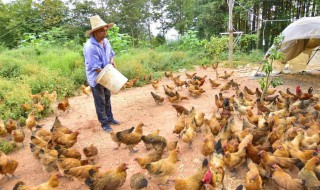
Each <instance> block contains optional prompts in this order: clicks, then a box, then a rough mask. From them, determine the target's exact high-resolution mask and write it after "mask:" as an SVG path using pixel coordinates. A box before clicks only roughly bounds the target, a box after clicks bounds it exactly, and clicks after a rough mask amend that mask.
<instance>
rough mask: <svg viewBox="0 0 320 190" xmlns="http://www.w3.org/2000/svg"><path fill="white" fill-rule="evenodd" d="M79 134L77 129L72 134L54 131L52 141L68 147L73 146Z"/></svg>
mask: <svg viewBox="0 0 320 190" xmlns="http://www.w3.org/2000/svg"><path fill="white" fill-rule="evenodd" d="M79 134H80V132H79V131H75V132H73V133H71V134H64V133H61V132H57V133H53V134H52V141H53V142H55V143H57V144H59V145H61V146H64V147H66V148H71V147H72V146H73V145H74V144H75V143H76V142H77V140H78V135H79Z"/></svg>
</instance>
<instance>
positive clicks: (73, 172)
mask: <svg viewBox="0 0 320 190" xmlns="http://www.w3.org/2000/svg"><path fill="white" fill-rule="evenodd" d="M99 168H100V166H97V165H85V166H78V167H73V168H70V169H67V170H64V171H63V173H64V174H65V175H66V176H67V177H72V178H76V179H79V180H82V179H85V178H87V177H90V175H89V171H90V170H92V171H96V172H98V171H99Z"/></svg>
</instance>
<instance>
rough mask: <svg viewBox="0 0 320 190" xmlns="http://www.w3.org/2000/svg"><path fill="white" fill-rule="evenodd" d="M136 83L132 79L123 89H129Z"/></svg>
mask: <svg viewBox="0 0 320 190" xmlns="http://www.w3.org/2000/svg"><path fill="white" fill-rule="evenodd" d="M133 85H134V83H133V81H132V80H129V81H127V82H126V83H125V84H124V85H123V87H122V88H123V89H127V88H132V87H133Z"/></svg>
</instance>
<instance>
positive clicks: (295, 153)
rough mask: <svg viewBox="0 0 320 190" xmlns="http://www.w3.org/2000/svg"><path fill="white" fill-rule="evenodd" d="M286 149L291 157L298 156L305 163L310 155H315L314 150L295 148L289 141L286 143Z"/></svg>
mask: <svg viewBox="0 0 320 190" xmlns="http://www.w3.org/2000/svg"><path fill="white" fill-rule="evenodd" d="M288 150H289V153H290V155H291V157H292V158H298V159H299V160H300V161H301V162H303V163H306V162H307V161H308V160H309V159H310V158H312V156H316V155H317V152H316V151H315V150H304V151H301V150H300V149H297V148H296V147H294V146H293V145H291V144H290V143H288Z"/></svg>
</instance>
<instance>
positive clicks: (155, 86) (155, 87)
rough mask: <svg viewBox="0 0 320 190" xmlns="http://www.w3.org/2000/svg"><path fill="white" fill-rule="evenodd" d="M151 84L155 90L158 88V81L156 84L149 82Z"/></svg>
mask: <svg viewBox="0 0 320 190" xmlns="http://www.w3.org/2000/svg"><path fill="white" fill-rule="evenodd" d="M151 85H152V87H153V89H154V90H155V91H157V90H158V89H159V85H160V83H157V84H151Z"/></svg>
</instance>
